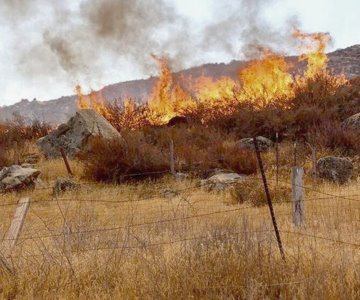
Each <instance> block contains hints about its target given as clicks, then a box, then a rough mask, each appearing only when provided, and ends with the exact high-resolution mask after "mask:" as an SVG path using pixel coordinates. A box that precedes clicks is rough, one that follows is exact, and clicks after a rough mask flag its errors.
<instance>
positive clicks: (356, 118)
mask: <svg viewBox="0 0 360 300" xmlns="http://www.w3.org/2000/svg"><path fill="white" fill-rule="evenodd" d="M341 127H342V128H345V129H360V113H358V114H355V115H352V116H351V117H349V118H347V119H346V120H345V121H344V122H342V123H341Z"/></svg>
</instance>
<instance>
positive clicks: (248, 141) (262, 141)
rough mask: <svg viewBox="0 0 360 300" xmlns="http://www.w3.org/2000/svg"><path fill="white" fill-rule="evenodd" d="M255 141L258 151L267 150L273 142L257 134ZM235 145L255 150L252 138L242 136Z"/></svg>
mask: <svg viewBox="0 0 360 300" xmlns="http://www.w3.org/2000/svg"><path fill="white" fill-rule="evenodd" d="M256 141H257V144H258V147H259V150H260V151H267V150H269V149H270V148H271V147H272V146H273V142H272V141H271V140H269V139H268V138H266V137H263V136H258V137H256ZM237 146H238V147H239V148H242V149H249V150H255V145H254V139H253V138H244V139H241V140H240V141H238V142H237Z"/></svg>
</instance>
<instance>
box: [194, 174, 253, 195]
mask: <svg viewBox="0 0 360 300" xmlns="http://www.w3.org/2000/svg"><path fill="white" fill-rule="evenodd" d="M245 179H246V176H245V175H240V174H237V173H220V174H216V175H213V176H211V177H210V178H208V179H205V180H202V181H201V186H202V187H204V188H206V189H207V190H209V191H211V190H215V191H223V190H225V189H227V188H229V187H230V186H232V185H233V184H235V183H238V182H242V181H244V180H245Z"/></svg>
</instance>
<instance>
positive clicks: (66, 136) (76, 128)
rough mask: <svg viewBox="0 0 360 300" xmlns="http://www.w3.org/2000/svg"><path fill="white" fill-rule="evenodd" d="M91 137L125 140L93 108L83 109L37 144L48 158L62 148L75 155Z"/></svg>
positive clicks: (55, 155)
mask: <svg viewBox="0 0 360 300" xmlns="http://www.w3.org/2000/svg"><path fill="white" fill-rule="evenodd" d="M91 137H102V138H104V139H119V140H121V141H123V139H122V137H121V135H120V133H119V132H118V131H117V130H116V129H115V128H114V127H113V126H112V125H111V124H110V123H109V122H108V121H107V120H106V119H105V118H104V117H103V116H101V115H99V114H98V113H96V112H95V111H93V110H91V109H82V110H80V111H78V112H77V113H76V115H75V116H74V117H72V118H71V119H70V120H69V122H68V123H67V124H62V125H60V126H59V127H58V128H57V129H56V130H54V131H52V132H51V133H50V134H49V135H47V136H45V137H43V138H41V139H39V140H38V142H37V145H38V147H39V148H40V150H41V151H42V152H43V153H44V155H45V156H46V157H48V158H57V157H59V156H60V151H59V150H60V148H63V149H64V151H65V153H66V154H67V155H69V156H74V155H75V154H76V153H78V152H79V151H80V150H84V149H86V148H87V147H88V144H89V140H90V138H91Z"/></svg>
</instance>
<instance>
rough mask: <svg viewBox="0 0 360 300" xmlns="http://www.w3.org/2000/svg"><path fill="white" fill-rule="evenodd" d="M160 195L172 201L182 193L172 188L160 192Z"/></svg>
mask: <svg viewBox="0 0 360 300" xmlns="http://www.w3.org/2000/svg"><path fill="white" fill-rule="evenodd" d="M160 195H161V196H162V197H164V198H166V199H172V198H175V197H176V196H179V195H180V193H179V192H178V191H176V190H174V189H171V188H164V189H162V190H160Z"/></svg>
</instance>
